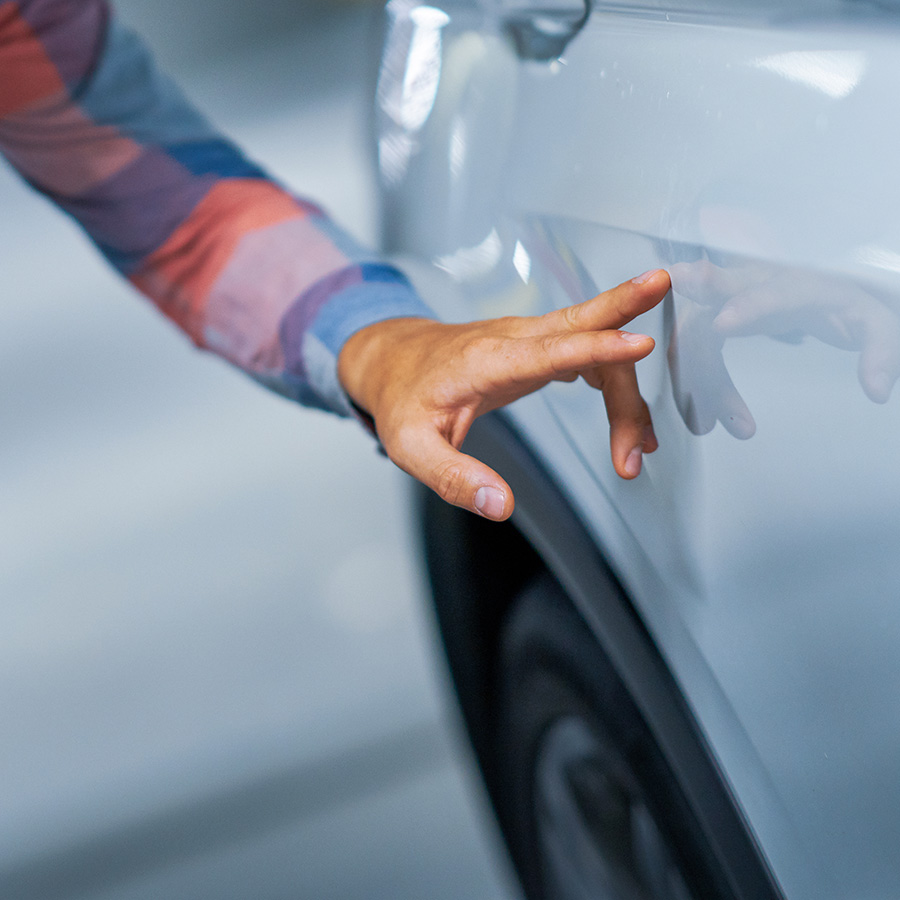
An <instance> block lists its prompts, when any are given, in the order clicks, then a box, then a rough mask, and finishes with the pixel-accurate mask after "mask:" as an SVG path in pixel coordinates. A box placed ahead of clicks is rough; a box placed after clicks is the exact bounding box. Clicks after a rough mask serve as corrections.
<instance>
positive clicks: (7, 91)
mask: <svg viewBox="0 0 900 900" xmlns="http://www.w3.org/2000/svg"><path fill="white" fill-rule="evenodd" d="M64 92H65V85H64V84H63V81H62V79H61V78H60V76H59V72H57V70H56V67H55V66H54V65H53V63H52V62H51V61H50V59H49V57H48V56H47V53H46V52H45V50H44V47H43V45H42V44H41V42H40V41H39V40H38V39H37V37H36V36H35V34H34V32H33V31H32V30H31V27H30V26H29V24H28V23H27V22H26V21H24V19H22V17H21V16H20V15H19V7H18V4H16V3H10V2H6V3H0V117H2V116H6V115H9V113H13V112H18V111H19V110H22V109H25V108H27V107H28V106H30V105H32V104H33V103H36V102H37V101H39V100H45V99H47V98H48V97H52V96H54V95H63V94H64Z"/></svg>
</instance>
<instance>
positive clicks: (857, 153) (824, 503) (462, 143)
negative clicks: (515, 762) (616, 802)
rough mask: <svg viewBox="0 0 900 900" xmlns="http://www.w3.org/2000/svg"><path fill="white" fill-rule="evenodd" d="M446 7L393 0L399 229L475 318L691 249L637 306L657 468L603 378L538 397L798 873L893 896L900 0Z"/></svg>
mask: <svg viewBox="0 0 900 900" xmlns="http://www.w3.org/2000/svg"><path fill="white" fill-rule="evenodd" d="M439 6H440V8H438V6H435V7H425V6H419V5H414V4H401V3H397V2H395V3H392V4H390V7H391V8H392V14H393V16H394V28H393V30H392V32H391V35H392V39H393V40H394V41H395V42H396V47H397V48H400V49H397V51H396V52H397V58H398V59H400V58H402V59H403V60H404V62H403V72H404V73H405V74H404V77H403V78H399V79H398V78H397V77H396V75H395V76H394V77H391V76H390V73H388V74H387V75H386V74H385V73H384V72H383V75H382V83H381V92H380V115H381V129H380V135H381V146H380V164H381V172H382V178H383V180H384V183H385V186H386V187H385V196H386V212H387V216H386V220H387V221H388V222H389V223H390V224H389V228H388V235H389V239H390V242H391V243H392V245H393V247H394V248H395V249H399V250H402V251H403V252H404V253H406V254H409V255H411V257H412V262H411V271H413V273H414V275H415V277H417V279H418V282H419V284H420V286H421V287H422V290H423V291H424V293H425V294H426V296H427V297H428V299H429V300H430V301H431V302H433V303H434V304H435V305H436V306H438V308H440V309H441V310H442V311H444V312H445V314H448V315H451V316H459V317H466V318H471V317H476V316H479V317H480V316H487V315H497V314H531V313H537V312H543V311H547V310H549V309H552V308H556V307H559V306H562V305H566V304H569V303H572V302H577V301H579V300H583V299H586V298H588V297H590V296H592V295H593V294H595V293H597V292H599V291H600V290H602V289H604V288H606V287H608V286H610V285H612V284H615V283H618V282H620V281H623V280H624V279H626V278H628V277H630V276H632V275H635V274H638V273H639V272H641V271H644V270H646V269H650V268H652V267H655V266H664V267H665V268H667V269H668V270H669V271H670V273H671V275H672V283H673V290H672V292H671V294H670V296H669V297H668V298H667V299H666V301H665V302H664V304H663V305H662V306H661V307H659V308H658V309H656V310H654V311H652V312H651V313H649V314H647V315H646V316H645V317H643V321H639V322H638V323H637V325H636V326H634V327H635V329H636V330H643V331H645V332H646V333H649V334H651V335H653V336H654V337H655V338H656V340H657V343H658V348H657V350H656V351H655V353H654V354H653V355H652V356H651V357H650V358H649V359H648V360H647V361H646V362H644V363H642V364H641V365H640V366H639V379H640V382H641V386H642V390H643V393H644V396H645V397H646V399H647V401H648V403H649V404H650V406H651V410H652V412H653V417H654V423H655V426H656V431H657V435H658V437H659V440H660V445H661V446H660V449H659V451H658V452H657V453H655V454H653V455H652V456H649V457H647V458H646V460H645V467H644V472H643V474H642V475H641V476H640V477H639V478H638V479H637V480H636V481H635V482H631V483H627V482H623V481H621V480H620V479H618V477H617V476H616V475H615V473H614V471H613V469H612V466H611V464H610V462H609V460H608V450H607V447H606V431H607V427H606V420H605V414H604V411H603V407H602V403H600V402H599V401H598V398H597V397H596V395H594V394H593V393H592V392H591V391H590V389H589V388H588V387H587V386H586V385H583V384H579V385H558V386H551V387H550V388H549V389H548V390H547V391H545V392H544V393H543V394H542V395H541V397H540V398H539V399H533V398H532V399H529V400H526V401H524V402H523V403H520V404H518V405H517V406H515V407H514V408H513V412H512V415H513V418H514V419H515V421H516V422H517V424H518V426H519V427H520V428H521V429H522V431H523V432H524V433H525V434H526V435H527V437H528V439H529V440H530V441H531V443H532V444H533V446H534V447H536V448H537V449H538V451H539V452H540V453H541V454H542V455H543V456H544V458H545V459H546V460H547V461H548V465H550V466H551V467H553V466H554V465H555V466H557V468H558V470H559V471H561V472H562V478H563V480H564V481H565V482H566V483H567V484H568V486H569V488H570V494H571V495H572V496H574V497H575V498H576V499H575V500H574V503H575V504H576V505H577V507H578V510H579V513H580V515H581V516H582V517H583V519H584V520H585V521H586V523H587V524H588V526H589V527H590V528H591V529H592V531H593V533H594V534H595V535H596V538H597V541H598V544H599V545H600V546H601V547H602V549H603V551H604V553H605V555H606V556H607V558H608V559H609V560H610V562H611V563H612V565H613V568H614V569H615V571H616V573H617V575H618V576H619V578H620V579H621V581H622V582H623V584H624V585H625V587H626V589H627V591H628V593H629V595H630V596H631V597H632V599H633V600H634V602H635V605H636V606H637V608H638V609H640V611H641V613H642V616H643V618H644V620H645V622H646V623H647V625H648V627H649V628H650V630H651V632H652V634H653V636H654V638H655V640H656V642H657V644H658V646H659V647H660V649H661V650H662V652H663V654H664V655H665V657H666V660H667V662H668V664H669V666H670V667H671V669H672V671H673V672H674V673H675V674H676V676H677V678H678V679H679V682H680V684H681V686H682V689H683V691H684V693H685V695H686V696H687V698H688V699H689V701H690V703H691V706H692V708H693V710H694V712H695V714H696V715H697V718H698V720H699V721H700V723H701V725H702V727H703V729H704V731H705V733H706V735H707V737H708V739H709V742H710V744H711V746H712V747H713V748H714V751H715V753H716V755H717V758H718V761H719V763H720V765H721V766H722V768H723V770H724V772H725V773H726V776H727V778H728V780H729V782H730V784H731V785H732V788H733V790H734V792H735V794H736V796H737V798H738V799H739V801H740V803H741V805H742V807H743V809H744V811H745V814H746V816H747V818H748V820H749V821H750V823H751V824H752V826H753V829H754V831H755V833H756V835H757V838H758V840H759V841H760V844H761V846H762V848H763V849H764V851H765V853H766V855H767V857H768V859H769V861H770V863H771V865H772V867H773V869H774V871H775V873H776V874H777V876H778V878H779V880H780V882H781V884H782V885H783V887H784V889H785V893H786V894H787V896H789V897H798V898H800V897H803V898H807V897H808V898H813V897H816V898H819V897H823V896H834V897H846V896H872V897H875V896H888V895H891V894H892V893H893V891H894V889H895V885H896V884H897V881H898V878H900V868H898V863H897V862H896V858H895V854H894V853H893V850H894V845H895V844H896V834H897V833H898V831H900V822H898V816H900V813H898V812H897V811H898V810H900V795H898V791H897V788H896V784H897V779H896V777H895V776H896V769H897V763H896V752H895V748H896V745H897V734H898V731H900V706H898V703H897V700H896V699H895V698H896V691H895V689H894V685H896V683H897V681H898V677H900V663H898V655H897V654H896V652H895V648H896V646H898V643H900V613H898V605H897V603H896V602H895V598H896V592H897V587H896V586H897V585H898V584H900V555H898V554H897V553H896V552H894V550H893V548H894V547H895V546H896V545H897V542H898V538H900V516H898V512H897V501H898V497H900V477H898V467H897V466H896V464H895V457H896V447H897V441H898V437H900V421H898V412H897V404H896V400H892V399H891V392H892V387H893V383H894V381H895V379H896V378H897V375H898V373H900V319H898V309H900V306H898V298H900V281H898V276H900V215H898V212H897V208H898V207H897V202H896V198H897V197H898V196H900V171H898V167H897V166H896V164H895V160H894V149H893V148H894V147H896V144H897V137H898V136H900V127H898V123H897V116H896V113H894V112H893V111H892V105H893V104H892V102H891V99H890V98H892V97H895V96H897V93H898V88H900V54H898V49H900V31H898V17H897V13H896V11H895V10H894V9H893V8H891V7H889V6H885V5H876V4H867V3H854V2H843V3H838V2H818V3H813V2H809V3H801V2H796V3H788V4H778V5H776V4H768V3H755V2H747V3H739V4H734V3H725V2H716V0H711V2H707V0H700V2H695V3H681V2H674V0H673V2H668V3H656V2H645V3H640V4H638V3H631V2H628V0H624V2H620V3H616V4H607V3H600V2H595V3H592V4H588V5H583V4H580V3H574V2H570V0H560V2H559V3H556V2H552V0H547V2H544V3H533V4H532V3H526V2H520V0H515V2H512V0H510V2H506V0H497V2H493V3H485V4H480V5H478V4H465V3H455V4H451V3H448V4H440V5H439ZM404 29H405V30H404ZM410 51H412V52H410ZM392 92H393V93H392ZM404 92H405V93H404ZM404 111H405V112H404ZM404 116H405V118H404ZM560 438H562V439H563V440H565V441H566V442H567V444H568V450H567V451H566V452H574V454H575V456H577V458H578V460H579V465H580V468H579V469H578V471H576V469H575V467H573V466H571V465H569V464H564V463H563V461H562V460H563V457H565V456H566V453H564V452H563V451H561V450H560V447H559V440H560ZM566 465H568V468H565V466H566Z"/></svg>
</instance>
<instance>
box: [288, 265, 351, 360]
mask: <svg viewBox="0 0 900 900" xmlns="http://www.w3.org/2000/svg"><path fill="white" fill-rule="evenodd" d="M362 281H363V273H362V271H361V269H360V267H359V266H348V267H347V268H346V269H341V271H340V272H335V273H334V275H331V276H329V277H327V278H323V279H321V281H318V282H317V283H316V284H314V285H313V286H312V287H311V288H310V289H309V290H308V291H306V292H305V293H304V294H303V295H302V296H301V297H300V298H299V299H298V300H297V301H296V302H295V303H294V305H293V306H292V307H291V308H290V309H289V310H288V311H287V312H286V313H285V315H284V318H283V319H282V320H281V326H280V328H279V337H280V339H281V347H282V350H283V351H284V366H285V369H286V371H288V372H290V373H291V374H292V375H295V376H297V377H298V378H306V367H305V365H304V363H303V353H302V350H303V336H304V335H305V334H306V332H307V331H308V330H309V328H310V326H311V325H312V323H313V322H314V321H315V319H316V316H318V314H319V311H320V310H321V309H322V307H323V306H324V305H325V304H326V303H328V301H329V300H333V299H334V296H335V295H336V294H339V293H341V291H344V290H346V289H347V288H349V287H353V286H354V285H357V284H361V283H362Z"/></svg>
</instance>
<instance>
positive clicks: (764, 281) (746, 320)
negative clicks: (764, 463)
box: [669, 260, 900, 437]
mask: <svg viewBox="0 0 900 900" xmlns="http://www.w3.org/2000/svg"><path fill="white" fill-rule="evenodd" d="M672 278H673V281H674V283H675V290H676V292H677V294H679V295H681V296H683V297H686V298H688V299H689V300H690V301H693V302H692V303H691V305H690V307H689V308H688V309H687V310H686V311H683V313H682V314H680V315H679V321H678V325H677V328H676V329H675V332H674V333H673V338H672V344H671V346H670V348H669V361H670V364H671V366H672V372H673V384H674V386H675V399H676V403H677V405H678V408H679V411H680V412H681V414H682V417H684V419H685V421H686V422H687V424H688V427H689V428H691V430H692V431H694V432H695V433H697V434H705V433H706V432H707V431H709V430H711V429H712V427H713V426H714V425H715V422H716V420H717V419H719V420H720V421H722V422H723V424H724V425H725V427H726V428H727V429H728V430H729V431H731V433H732V434H735V436H737V437H750V436H751V435H752V434H753V433H754V431H755V425H754V424H753V419H752V416H751V415H750V411H749V410H748V409H747V407H746V404H744V402H743V400H742V399H741V397H740V395H739V394H738V392H737V390H736V388H735V387H734V384H733V382H732V381H731V378H730V376H729V375H728V372H727V370H726V368H725V363H724V360H723V359H722V354H721V349H722V346H723V344H724V342H725V340H727V339H728V338H732V337H740V336H749V335H768V336H769V337H773V338H776V339H780V340H787V341H792V342H797V341H799V340H801V339H802V338H803V337H806V336H807V335H808V336H811V337H815V338H817V339H818V340H820V341H822V342H824V343H826V344H829V345H831V346H833V347H838V348H840V349H843V350H852V351H856V352H858V353H859V381H860V384H861V385H862V388H863V390H864V391H865V393H866V396H868V397H869V399H871V400H873V401H875V402H876V403H884V402H886V401H887V399H888V397H889V396H890V393H891V389H892V387H893V385H894V383H895V382H896V380H897V378H898V376H900V319H898V317H897V314H896V313H895V312H894V311H893V310H892V309H891V308H890V307H889V306H888V305H886V304H885V303H884V302H882V301H881V300H880V299H878V297H876V296H875V295H873V294H872V293H870V292H869V291H866V290H864V289H863V288H862V287H860V286H859V285H858V284H857V283H855V282H853V281H850V280H849V279H842V278H833V277H829V278H825V277H823V276H821V275H817V274H815V273H810V272H806V271H802V270H798V269H787V268H782V267H778V266H767V265H761V264H758V263H749V262H748V263H743V264H740V265H735V266H726V267H722V266H717V265H715V264H713V263H711V262H709V261H708V260H701V261H698V262H692V263H678V264H676V265H674V266H672Z"/></svg>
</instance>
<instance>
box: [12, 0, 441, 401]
mask: <svg viewBox="0 0 900 900" xmlns="http://www.w3.org/2000/svg"><path fill="white" fill-rule="evenodd" d="M0 152H2V153H3V155H4V156H6V158H7V159H8V160H9V161H10V163H11V164H12V165H13V166H14V167H15V168H16V169H17V170H18V171H19V172H20V173H21V174H22V176H23V177H24V178H25V179H27V180H28V181H29V182H30V183H31V184H32V185H33V186H34V187H35V188H37V189H38V190H39V191H41V192H42V193H44V194H46V195H47V196H48V197H50V198H51V199H52V200H53V201H54V202H55V203H56V204H58V205H59V206H60V207H61V208H62V209H63V210H65V211H66V212H68V213H69V214H70V215H72V216H73V217H74V218H75V219H76V220H77V221H78V222H79V223H80V225H81V226H82V227H83V228H84V230H85V231H86V232H87V234H88V235H89V236H90V238H91V240H92V241H93V242H94V243H95V244H96V246H97V247H98V249H99V250H100V252H101V253H102V254H103V255H104V256H105V257H106V259H107V260H108V261H109V262H110V264H111V265H113V266H114V267H115V268H116V269H117V270H118V271H119V272H121V273H122V275H123V276H125V277H126V278H128V279H129V280H130V281H131V282H132V284H134V285H135V286H136V287H137V288H138V289H139V290H140V291H142V292H143V293H144V294H146V295H147V296H148V297H149V298H150V299H151V300H152V301H153V303H155V304H156V306H157V307H158V308H159V309H160V310H161V311H162V312H163V313H164V314H165V315H166V316H168V317H169V318H170V319H172V320H173V321H174V322H175V323H176V324H177V325H178V326H179V327H180V328H181V329H182V330H183V331H184V332H186V333H187V335H189V337H190V338H191V339H192V340H193V341H194V343H195V344H197V346H199V347H202V348H205V349H209V350H211V351H213V352H215V353H217V354H219V355H221V356H223V357H225V358H226V359H228V360H229V361H230V362H232V363H234V364H235V365H237V366H239V367H240V368H242V369H244V370H245V371H246V372H247V373H248V374H250V375H251V376H252V377H254V378H256V379H257V380H258V381H260V382H262V383H264V384H265V385H267V386H268V387H270V388H272V389H273V390H276V391H278V392H279V393H282V394H284V395H285V396H288V397H290V398H292V399H295V400H298V401H300V402H302V403H304V404H306V405H310V406H317V407H321V408H324V409H330V410H332V411H334V412H338V413H341V414H348V413H349V412H350V411H351V408H350V404H349V402H348V400H347V398H346V396H345V394H344V392H343V391H342V389H341V387H340V385H339V383H338V379H337V355H338V353H339V351H340V349H341V347H342V346H343V344H344V342H345V341H346V340H347V338H349V337H350V336H351V335H352V334H353V333H354V332H356V331H358V330H359V329H361V328H363V327H365V326H366V325H370V324H373V323H374V322H378V321H382V320H384V319H389V318H396V317H400V316H426V317H427V316H430V315H431V313H430V312H429V310H428V309H427V308H426V307H425V306H424V305H423V304H422V302H421V301H420V300H419V299H418V297H417V296H416V294H415V292H414V291H413V289H412V287H411V286H410V284H409V283H408V281H407V280H406V279H405V277H404V276H403V275H402V274H401V273H400V272H399V271H397V270H396V269H394V268H393V267H391V266H389V265H387V264H386V263H385V262H384V261H382V260H380V259H379V258H378V257H377V256H375V255H373V254H371V253H369V252H367V251H366V250H365V249H364V248H362V247H361V246H359V245H358V244H357V243H356V242H355V241H353V240H352V239H351V238H350V237H349V236H348V235H347V234H346V233H344V232H343V231H341V230H340V229H339V228H338V227H337V226H336V225H335V224H334V223H333V222H332V221H331V220H329V219H328V218H327V216H326V215H325V214H324V213H323V212H322V210H320V209H319V208H318V207H317V206H315V205H314V204H312V203H309V202H307V201H305V200H301V199H298V198H296V197H294V196H292V195H291V194H290V193H289V192H288V191H286V190H285V189H284V188H283V187H281V186H280V185H278V184H277V183H275V182H274V181H273V180H272V179H270V178H269V177H267V176H266V174H265V173H264V172H263V171H262V170H261V169H260V168H258V167H257V166H256V165H254V164H253V163H252V162H250V161H248V160H247V159H246V158H245V157H244V156H243V155H242V154H241V153H240V151H239V150H238V149H237V148H236V147H235V146H234V145H233V144H231V143H230V142H229V141H228V140H226V139H225V138H223V137H222V136H221V135H219V134H218V133H216V131H215V130H214V129H213V128H212V127H211V126H210V125H209V124H208V123H207V122H206V120H205V119H204V118H203V117H202V116H200V115H199V114H198V113H197V112H196V111H195V110H194V109H193V108H192V107H191V106H190V104H188V102H187V101H186V100H185V99H184V97H183V96H182V94H181V93H180V91H179V90H178V89H177V87H176V86H175V85H174V84H173V83H172V82H171V81H170V80H169V79H167V78H166V77H165V76H163V75H162V74H161V73H160V72H159V71H158V70H157V69H156V68H155V66H154V64H153V62H152V59H151V58H150V55H149V53H148V52H147V50H146V48H145V47H144V46H143V44H142V43H141V42H140V40H139V39H138V38H137V37H135V36H134V35H133V34H132V33H131V32H129V31H128V30H126V29H125V28H124V27H123V26H121V25H120V24H119V23H118V22H117V21H116V20H115V19H114V18H113V17H112V16H111V14H110V11H109V8H108V5H107V4H106V3H105V2H104V0H15V2H10V0H0Z"/></svg>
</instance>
